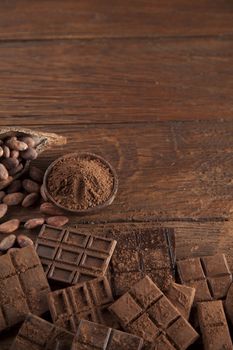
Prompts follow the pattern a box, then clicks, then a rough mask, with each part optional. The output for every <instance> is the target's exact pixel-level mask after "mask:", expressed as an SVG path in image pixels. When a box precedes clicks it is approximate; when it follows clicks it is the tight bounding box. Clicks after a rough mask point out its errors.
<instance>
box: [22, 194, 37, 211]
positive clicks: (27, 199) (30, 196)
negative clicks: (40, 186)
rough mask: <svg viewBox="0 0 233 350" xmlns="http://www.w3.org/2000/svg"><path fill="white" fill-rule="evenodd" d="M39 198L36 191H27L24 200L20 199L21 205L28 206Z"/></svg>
mask: <svg viewBox="0 0 233 350" xmlns="http://www.w3.org/2000/svg"><path fill="white" fill-rule="evenodd" d="M38 199H39V194H38V193H36V192H33V193H29V194H28V195H27V196H26V197H25V198H24V200H23V201H22V207H24V208H28V207H31V206H32V205H34V204H35V203H36V201H37V200H38Z"/></svg>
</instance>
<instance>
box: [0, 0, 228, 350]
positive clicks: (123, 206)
mask: <svg viewBox="0 0 233 350" xmlns="http://www.w3.org/2000/svg"><path fill="white" fill-rule="evenodd" d="M232 117H233V2H232V1H230V0H221V1H220V0H216V1H213V0H202V1H201V0H196V1H185V0H167V1H159V0H151V1H137V0H136V1H135V0H122V1H121V0H119V1H109V0H103V1H95V0H79V1H75V0H74V1H71V0H66V1H64V0H57V1H54V0H48V1H43V2H38V1H34V0H18V1H14V0H12V1H2V2H1V4H0V126H4V125H9V126H15V125H18V126H26V127H30V128H33V129H38V130H44V131H52V132H57V133H59V134H63V135H65V136H67V138H68V144H67V145H66V146H64V147H63V148H56V149H53V150H52V151H48V152H46V153H44V154H43V155H42V156H41V157H40V164H42V163H43V166H44V167H45V166H46V165H48V164H49V163H50V162H51V161H52V160H53V159H55V158H56V157H57V156H59V155H61V154H63V153H68V152H70V151H91V152H95V153H97V154H100V155H102V156H104V157H106V158H107V159H108V160H109V161H110V162H112V164H113V165H114V166H115V167H116V169H117V172H118V174H119V180H120V186H119V193H118V196H117V198H116V200H115V202H114V203H113V205H112V206H111V207H109V208H108V209H106V210H104V211H103V212H101V213H99V214H98V215H93V216H90V217H82V218H80V217H74V216H73V217H72V218H71V224H78V223H81V222H82V223H83V222H90V221H91V222H98V223H99V222H128V221H153V222H155V224H158V225H165V226H172V227H175V229H176V245H177V257H178V258H182V257H186V256H191V255H192V256H197V255H199V254H201V255H204V254H214V253H216V252H225V253H226V254H227V256H228V258H229V263H230V265H231V267H232V268H233V254H232V252H233V224H232V213H233V119H232ZM12 214H13V215H15V216H18V217H21V218H25V217H30V215H31V213H28V211H27V212H23V211H18V210H17V213H16V212H15V213H12ZM1 344H2V345H1ZM3 344H5V343H4V342H3V341H2V343H0V347H1V349H3V348H4V345H3ZM6 348H7V347H6Z"/></svg>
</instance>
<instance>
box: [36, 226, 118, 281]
mask: <svg viewBox="0 0 233 350" xmlns="http://www.w3.org/2000/svg"><path fill="white" fill-rule="evenodd" d="M115 246H116V241H114V240H112V239H108V238H104V237H98V236H92V235H90V234H88V233H85V232H81V231H79V230H75V229H70V230H68V229H61V228H57V227H53V226H49V225H43V227H42V229H41V231H40V234H39V236H38V239H37V242H36V250H37V253H38V255H39V257H40V259H41V262H42V265H43V267H44V270H45V273H46V275H47V277H48V278H49V279H52V280H55V281H59V282H63V283H66V284H76V283H78V282H82V281H85V280H90V279H92V278H95V277H99V276H103V275H104V274H105V272H106V270H107V267H108V265H109V262H110V259H111V256H112V254H113V251H114V249H115Z"/></svg>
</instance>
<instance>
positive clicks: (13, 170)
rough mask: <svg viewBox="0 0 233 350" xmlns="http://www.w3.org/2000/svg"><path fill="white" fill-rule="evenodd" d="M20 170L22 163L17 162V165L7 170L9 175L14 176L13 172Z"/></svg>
mask: <svg viewBox="0 0 233 350" xmlns="http://www.w3.org/2000/svg"><path fill="white" fill-rule="evenodd" d="M21 170H23V164H22V163H19V165H18V166H17V167H15V168H13V169H11V170H9V174H10V175H11V176H14V175H15V174H17V173H19V172H20V171H21Z"/></svg>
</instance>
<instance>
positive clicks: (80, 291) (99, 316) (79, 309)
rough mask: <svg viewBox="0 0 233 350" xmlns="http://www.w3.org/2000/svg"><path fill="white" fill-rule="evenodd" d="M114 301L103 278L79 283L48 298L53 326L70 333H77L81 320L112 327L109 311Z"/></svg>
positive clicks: (105, 279)
mask: <svg viewBox="0 0 233 350" xmlns="http://www.w3.org/2000/svg"><path fill="white" fill-rule="evenodd" d="M113 301H114V299H113V296H112V291H111V287H110V285H109V282H108V280H107V278H106V277H99V278H95V279H93V280H91V281H87V282H82V283H78V284H76V285H75V286H72V287H68V288H64V289H60V290H57V291H54V292H51V293H49V295H48V304H49V309H50V313H51V316H52V319H53V322H54V323H55V324H56V325H58V326H60V327H63V328H65V329H67V330H69V331H71V332H73V333H75V332H76V331H77V329H78V326H79V322H80V320H81V319H86V320H89V321H93V322H96V323H102V324H105V325H107V326H109V327H111V326H114V318H113V317H112V315H111V314H110V312H109V311H108V306H109V305H110V304H111V303H113Z"/></svg>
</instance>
